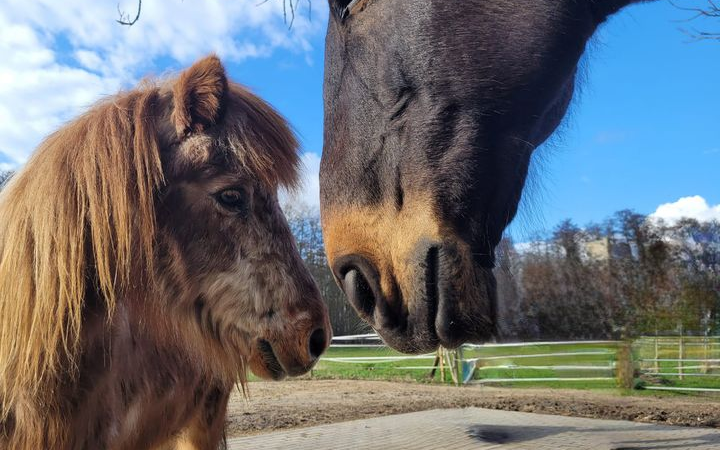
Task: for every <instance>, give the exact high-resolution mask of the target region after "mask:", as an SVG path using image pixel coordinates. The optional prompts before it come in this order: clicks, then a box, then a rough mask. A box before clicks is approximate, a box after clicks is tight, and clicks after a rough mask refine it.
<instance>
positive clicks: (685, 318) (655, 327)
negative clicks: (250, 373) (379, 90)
mask: <svg viewBox="0 0 720 450" xmlns="http://www.w3.org/2000/svg"><path fill="white" fill-rule="evenodd" d="M285 210H286V214H287V216H288V221H289V223H290V226H291V228H292V230H293V233H294V234H295V237H296V240H297V243H298V248H299V250H300V254H301V255H302V257H303V260H304V261H305V264H306V265H307V267H308V268H309V269H310V272H311V273H312V274H313V276H314V277H315V280H316V281H317V283H318V285H319V286H320V290H321V291H322V294H323V296H324V297H325V299H326V302H327V304H328V306H329V309H330V316H331V320H332V323H333V331H334V332H335V334H336V335H344V334H355V333H358V332H364V331H366V330H369V328H368V327H367V325H365V324H364V323H363V322H362V321H361V320H360V319H359V318H358V317H357V315H356V314H355V312H354V310H353V309H352V307H350V306H349V304H348V303H347V302H346V301H345V298H344V295H343V294H342V291H341V290H340V289H339V288H338V287H337V285H336V283H335V280H334V279H333V276H332V273H331V272H330V269H329V268H328V265H327V259H326V256H325V253H324V249H323V242H322V231H321V227H320V219H319V218H318V216H317V214H316V213H313V212H312V211H311V210H308V209H304V208H298V207H293V206H289V207H286V208H285ZM495 274H496V277H497V280H498V308H499V319H500V320H499V321H500V324H499V327H500V332H501V338H502V339H503V340H546V339H549V340H553V339H619V338H624V337H632V336H637V335H643V334H655V333H684V334H695V335H704V334H706V333H707V334H720V222H717V221H709V222H698V221H696V220H693V219H683V220H680V221H678V222H677V223H674V224H668V223H663V222H661V221H656V220H651V219H648V218H647V217H646V216H643V215H641V214H637V213H635V212H632V211H620V212H618V213H616V214H614V215H613V216H612V217H611V218H610V219H608V220H606V221H605V222H604V223H602V224H593V225H589V226H586V227H584V228H580V227H578V226H576V225H575V224H573V223H572V222H571V221H569V220H568V221H564V222H562V223H561V224H560V225H558V226H557V227H556V228H555V229H554V230H552V232H551V233H549V236H547V237H545V238H543V239H538V240H535V241H534V242H532V243H529V244H527V243H526V244H522V245H517V246H516V245H514V244H513V242H512V240H511V239H510V238H507V237H506V238H504V239H503V240H502V242H501V244H500V246H499V248H498V267H497V268H496V270H495Z"/></svg>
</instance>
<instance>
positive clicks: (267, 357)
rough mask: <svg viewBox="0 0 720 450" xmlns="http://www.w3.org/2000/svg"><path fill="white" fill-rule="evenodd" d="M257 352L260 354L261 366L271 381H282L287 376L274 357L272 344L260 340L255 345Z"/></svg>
mask: <svg viewBox="0 0 720 450" xmlns="http://www.w3.org/2000/svg"><path fill="white" fill-rule="evenodd" d="M257 349H258V352H259V353H260V359H261V360H262V363H263V366H265V369H267V371H268V372H269V373H270V376H271V377H272V379H273V380H282V379H283V378H285V376H286V375H287V372H286V371H285V369H284V368H283V366H282V364H280V361H279V360H278V358H277V356H275V352H274V351H273V348H272V344H270V342H268V341H266V340H265V339H260V340H259V341H258V344H257Z"/></svg>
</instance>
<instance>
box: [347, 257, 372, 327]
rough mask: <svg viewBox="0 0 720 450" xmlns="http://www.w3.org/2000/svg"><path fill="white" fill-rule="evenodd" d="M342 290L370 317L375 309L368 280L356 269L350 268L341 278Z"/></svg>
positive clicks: (356, 306) (351, 301)
mask: <svg viewBox="0 0 720 450" xmlns="http://www.w3.org/2000/svg"><path fill="white" fill-rule="evenodd" d="M343 288H344V289H343V290H344V291H345V295H347V298H348V300H349V301H350V303H352V304H353V305H354V306H355V308H357V309H358V310H359V311H360V312H361V313H362V314H364V315H365V317H366V318H371V317H372V316H373V312H374V311H375V295H374V294H373V291H372V288H371V287H370V285H369V284H368V281H367V280H366V279H365V277H364V276H363V274H362V272H360V270H358V269H350V270H348V271H347V273H346V274H345V277H344V278H343Z"/></svg>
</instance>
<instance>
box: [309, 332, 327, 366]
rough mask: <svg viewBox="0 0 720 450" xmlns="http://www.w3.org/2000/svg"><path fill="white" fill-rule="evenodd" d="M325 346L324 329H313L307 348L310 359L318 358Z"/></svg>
mask: <svg viewBox="0 0 720 450" xmlns="http://www.w3.org/2000/svg"><path fill="white" fill-rule="evenodd" d="M326 347H327V340H326V339H325V330H324V329H322V328H318V329H317V330H315V331H313V332H312V334H311V335H310V342H309V345H308V350H309V351H310V357H311V358H312V359H318V358H319V357H320V355H322V353H323V352H324V351H325V348H326Z"/></svg>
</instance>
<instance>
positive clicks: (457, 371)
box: [455, 345, 465, 386]
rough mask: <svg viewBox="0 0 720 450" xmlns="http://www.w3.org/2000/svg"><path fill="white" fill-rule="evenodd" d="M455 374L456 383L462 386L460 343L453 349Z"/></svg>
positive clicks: (461, 351)
mask: <svg viewBox="0 0 720 450" xmlns="http://www.w3.org/2000/svg"><path fill="white" fill-rule="evenodd" d="M455 374H456V375H457V385H458V386H462V384H463V379H464V378H465V377H464V376H463V350H462V345H461V346H460V347H458V348H457V349H456V350H455Z"/></svg>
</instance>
